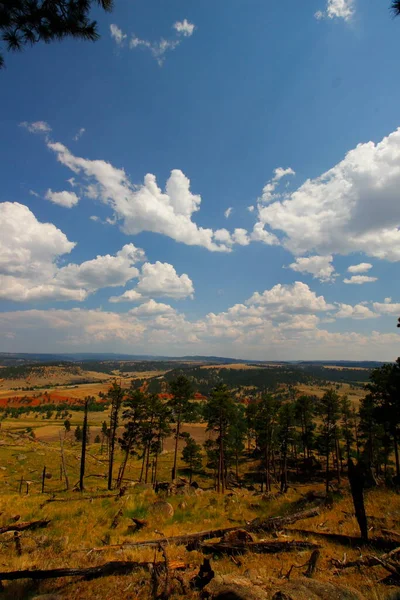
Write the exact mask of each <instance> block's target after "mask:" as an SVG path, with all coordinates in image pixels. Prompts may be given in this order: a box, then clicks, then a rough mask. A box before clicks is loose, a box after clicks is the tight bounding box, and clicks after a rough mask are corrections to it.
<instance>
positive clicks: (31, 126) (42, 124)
mask: <svg viewBox="0 0 400 600" xmlns="http://www.w3.org/2000/svg"><path fill="white" fill-rule="evenodd" d="M19 125H20V127H25V129H27V130H28V131H30V133H50V132H51V127H50V125H49V124H48V123H46V121H35V122H34V123H28V122H27V121H23V122H22V123H20V124H19Z"/></svg>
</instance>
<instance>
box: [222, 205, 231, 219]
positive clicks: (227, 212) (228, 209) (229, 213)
mask: <svg viewBox="0 0 400 600" xmlns="http://www.w3.org/2000/svg"><path fill="white" fill-rule="evenodd" d="M232 211H233V208H232V206H230V207H229V208H227V209H226V211H225V212H224V216H225V218H226V219H229V217H230V216H231V214H232Z"/></svg>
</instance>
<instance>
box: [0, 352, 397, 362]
mask: <svg viewBox="0 0 400 600" xmlns="http://www.w3.org/2000/svg"><path fill="white" fill-rule="evenodd" d="M4 356H16V357H18V356H26V357H29V356H38V357H39V356H49V357H52V356H53V357H83V356H93V357H96V356H99V357H105V356H110V357H114V356H115V357H118V356H120V357H123V358H121V359H120V360H124V358H127V359H129V358H131V359H132V360H144V361H145V360H148V359H149V360H150V359H152V360H160V361H162V360H184V359H189V360H190V359H193V360H195V359H198V360H201V359H204V360H206V359H210V360H214V359H215V360H223V361H225V362H229V361H233V362H236V363H240V362H256V363H266V362H268V363H379V364H383V363H385V362H394V361H395V360H396V359H393V361H382V360H373V359H368V360H355V359H342V358H337V359H332V358H330V359H323V358H322V359H321V358H319V359H285V360H279V359H274V360H272V359H268V358H265V359H254V358H243V357H238V358H235V357H232V356H219V355H212V354H192V355H190V354H182V355H179V354H178V355H166V354H160V355H157V354H129V353H124V352H7V351H1V352H0V359H1V357H4ZM103 359H104V358H103ZM76 360H79V358H77V359H76ZM81 360H83V359H81ZM117 360H118V359H117Z"/></svg>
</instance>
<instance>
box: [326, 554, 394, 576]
mask: <svg viewBox="0 0 400 600" xmlns="http://www.w3.org/2000/svg"><path fill="white" fill-rule="evenodd" d="M399 558H400V548H395V549H394V550H391V551H390V552H387V553H386V554H383V555H382V556H374V555H371V554H366V555H365V556H360V558H357V559H356V560H351V561H348V562H347V561H340V560H338V559H337V558H332V559H331V562H332V564H333V565H334V566H335V567H336V568H337V569H350V568H351V567H358V568H359V567H378V566H380V567H383V568H385V569H386V570H387V571H389V573H391V574H392V575H396V576H397V577H400V563H399V562H398V560H399Z"/></svg>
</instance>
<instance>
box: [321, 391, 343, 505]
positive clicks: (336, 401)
mask: <svg viewBox="0 0 400 600" xmlns="http://www.w3.org/2000/svg"><path fill="white" fill-rule="evenodd" d="M317 412H318V414H319V416H320V418H321V421H322V425H321V427H320V433H321V437H320V441H321V446H322V448H323V449H324V452H325V460H326V466H325V469H326V471H325V488H326V493H327V494H328V493H329V456H330V454H331V452H333V451H334V450H336V440H337V425H338V420H339V417H340V398H339V395H338V394H337V393H336V392H335V391H333V390H328V391H327V392H325V394H324V395H323V396H322V398H321V399H320V400H319V402H318V406H317Z"/></svg>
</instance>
